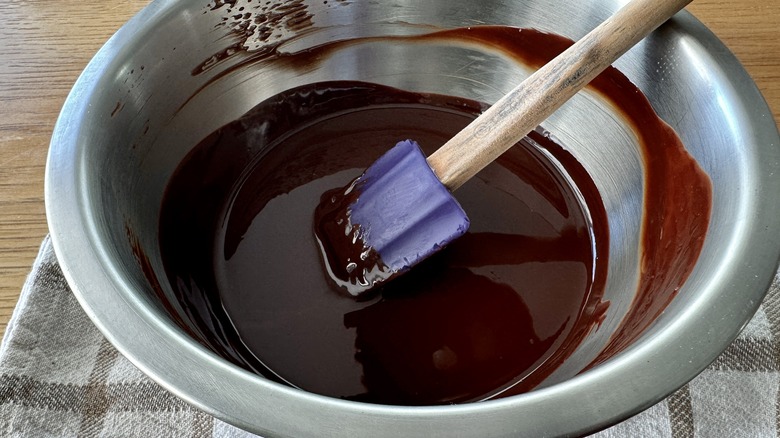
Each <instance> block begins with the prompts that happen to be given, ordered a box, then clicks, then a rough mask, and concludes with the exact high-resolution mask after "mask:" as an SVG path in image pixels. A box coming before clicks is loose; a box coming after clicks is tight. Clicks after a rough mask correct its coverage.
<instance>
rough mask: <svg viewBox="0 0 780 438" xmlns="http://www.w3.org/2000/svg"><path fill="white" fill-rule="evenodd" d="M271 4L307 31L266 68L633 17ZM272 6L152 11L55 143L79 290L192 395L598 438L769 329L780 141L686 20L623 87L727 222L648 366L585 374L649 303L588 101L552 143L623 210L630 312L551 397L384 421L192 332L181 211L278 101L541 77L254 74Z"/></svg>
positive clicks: (637, 360)
mask: <svg viewBox="0 0 780 438" xmlns="http://www.w3.org/2000/svg"><path fill="white" fill-rule="evenodd" d="M260 3H262V4H263V5H264V7H270V8H271V9H274V8H276V9H275V10H276V11H277V12H278V11H282V12H283V11H284V10H285V9H284V8H287V10H288V11H289V10H290V8H297V9H296V12H295V14H298V15H296V16H295V17H291V18H293V20H291V21H285V22H283V24H282V25H280V28H279V29H278V32H276V31H275V30H274V29H271V30H272V31H274V32H272V33H271V34H269V35H265V36H264V37H263V38H259V37H258V35H254V36H251V37H250V38H249V40H248V41H247V43H248V48H249V49H250V50H251V51H252V52H248V54H249V53H257V51H258V50H262V49H263V47H264V45H269V44H277V43H282V44H281V46H279V47H278V49H279V50H281V51H284V50H290V51H294V50H300V49H304V48H306V47H308V46H312V45H316V44H320V43H322V42H324V41H329V40H334V39H345V38H354V37H358V36H361V37H362V36H384V35H409V34H419V33H425V32H430V31H431V30H432V29H434V28H449V27H460V26H470V25H480V24H505V25H513V26H519V27H534V28H537V29H540V30H544V31H549V32H554V33H558V34H561V35H564V36H567V37H569V38H572V39H577V38H579V37H581V36H583V35H584V34H585V33H586V32H587V31H588V30H590V29H591V28H593V27H594V26H595V25H596V24H598V23H599V22H600V21H602V20H603V19H605V18H606V17H607V16H608V15H609V14H611V13H612V12H613V11H614V10H616V9H617V8H618V7H619V6H620V4H621V3H623V2H622V1H618V0H584V1H580V2H570V1H568V0H524V1H522V0H484V1H472V0H426V1H424V2H421V1H410V0H382V1H372V0H362V1H352V2H347V1H339V0H331V1H330V2H326V1H322V0H318V1H307V0H301V1H288V2H284V1H281V0H276V1H272V2H269V3H265V2H260ZM242 6H243V7H244V8H245V9H244V10H243V11H239V10H238V9H239V8H240V7H242ZM259 6H260V5H259V4H258V2H256V1H255V2H254V3H250V2H248V0H239V1H238V3H237V4H236V5H234V6H233V7H232V8H233V9H234V10H233V11H232V12H228V9H230V5H224V4H223V2H222V1H217V2H216V3H211V4H207V2H206V0H193V1H172V0H160V1H155V2H153V3H152V4H151V5H150V6H149V7H147V8H146V9H145V10H144V11H142V12H141V13H140V14H139V15H138V16H136V17H135V18H133V19H132V20H131V21H130V22H129V23H127V24H126V25H125V26H124V27H123V28H122V29H121V30H120V31H119V32H117V34H116V35H115V36H114V37H113V38H111V40H110V41H109V42H108V43H106V45H105V46H104V47H103V48H102V49H101V50H100V52H99V53H98V54H97V55H96V56H95V58H94V59H93V60H92V62H91V63H90V64H89V66H88V67H87V68H86V70H85V71H84V73H83V74H82V76H81V77H80V79H79V80H78V82H77V83H76V85H75V86H74V88H73V91H72V92H71V94H70V96H69V97H68V99H67V101H66V103H65V106H64V108H63V110H62V114H61V117H60V119H59V121H58V123H57V126H56V129H55V132H54V135H53V138H52V143H51V150H50V154H49V160H48V166H47V175H46V205H47V214H48V218H49V224H50V228H51V233H52V238H53V242H54V247H55V250H56V253H57V256H58V258H59V260H60V262H61V264H62V268H63V271H64V273H65V276H66V277H67V279H68V282H69V283H70V285H71V287H72V288H73V291H74V293H75V294H76V296H77V297H78V299H79V301H80V302H81V304H82V305H83V307H84V309H85V311H86V312H87V313H88V314H89V316H90V317H91V318H92V320H93V321H94V322H95V324H96V325H97V326H98V327H99V328H100V329H101V330H102V332H103V333H104V334H105V336H106V337H107V338H108V339H109V340H110V341H111V342H112V343H113V344H114V345H115V346H116V347H117V348H118V349H119V350H120V351H121V352H122V353H123V354H124V355H125V356H127V357H128V358H129V359H130V360H131V361H132V362H133V363H134V364H135V365H137V366H138V367H139V368H140V369H141V370H143V371H144V372H145V373H146V374H148V375H149V376H150V377H152V378H153V379H154V380H156V381H157V382H159V383H160V384H162V385H163V386H164V387H165V388H167V389H168V390H170V391H171V392H173V393H174V394H176V395H178V396H179V397H181V398H183V399H185V400H187V401H188V402H190V403H192V404H193V405H195V406H197V407H199V408H201V409H203V410H205V411H207V412H209V413H212V414H214V415H216V416H217V417H219V418H221V419H224V420H225V421H228V422H230V423H232V424H235V425H237V426H239V427H242V428H244V429H247V430H250V431H254V432H256V433H260V434H265V435H267V436H296V437H301V436H318V437H323V436H356V437H357V436H427V437H434V436H442V437H450V436H484V437H487V436H556V435H565V434H582V433H586V432H588V431H593V430H596V429H599V428H603V427H606V426H608V425H610V424H613V423H615V422H617V421H619V420H621V419H623V418H626V417H628V416H630V415H632V414H634V413H636V412H639V411H640V410H642V409H644V408H646V407H648V406H650V405H652V404H653V403H655V402H657V401H659V400H661V399H662V398H663V397H664V396H666V395H668V394H669V393H671V392H672V391H673V390H675V389H676V388H678V387H680V386H681V385H683V384H684V383H685V382H687V381H688V380H690V379H691V378H693V377H694V376H695V375H696V374H697V373H698V372H700V371H701V370H702V369H703V368H704V367H706V366H707V365H708V364H709V363H710V362H711V361H712V360H713V359H714V358H715V357H716V356H717V355H718V354H719V353H720V352H721V351H723V350H724V349H725V348H726V346H727V345H728V344H729V343H730V342H731V341H732V340H733V339H734V337H735V336H736V335H737V333H738V332H739V330H740V329H741V328H742V327H743V325H744V324H745V322H746V321H748V319H749V318H750V317H751V315H752V314H753V313H754V311H755V310H756V309H757V307H758V305H759V303H760V302H761V300H762V298H763V296H764V294H765V291H766V290H767V288H768V285H769V282H770V280H771V278H772V276H773V274H774V272H775V269H776V267H777V261H778V257H780V245H779V244H778V237H779V236H780V222H779V220H778V218H779V217H780V216H778V214H777V212H778V211H779V210H778V207H780V205H778V199H780V198H778V196H777V193H780V179H778V177H777V175H776V174H775V172H777V171H778V158H779V154H778V152H779V151H780V149H779V148H778V146H779V145H780V140H779V139H778V132H777V128H776V126H775V125H774V122H773V119H772V116H771V113H770V111H769V109H768V108H767V106H766V104H765V103H764V101H763V99H762V97H761V95H760V94H759V92H758V90H757V89H756V87H755V86H754V84H753V83H752V81H751V80H750V78H749V77H748V75H747V74H746V72H745V71H744V70H743V69H742V67H741V66H740V64H739V63H738V61H737V60H736V59H735V58H734V57H733V56H732V55H731V54H730V53H729V51H728V50H727V49H726V48H725V47H723V45H722V44H721V43H720V42H719V41H718V40H717V38H716V37H715V36H714V35H712V34H711V33H710V32H709V31H708V30H707V29H706V28H705V27H704V26H703V25H702V24H701V23H699V22H698V21H696V20H695V19H694V18H693V17H692V16H690V15H689V14H687V13H681V14H678V16H676V17H675V18H674V19H673V20H672V21H671V22H670V23H667V24H666V25H665V26H663V27H662V28H661V29H659V30H658V31H657V32H655V33H654V34H653V35H651V36H650V37H649V38H648V39H647V40H645V41H644V42H642V43H641V44H639V45H638V46H637V47H635V48H634V49H632V50H631V51H630V52H629V53H628V54H626V55H625V56H624V57H623V58H621V59H620V60H619V61H618V62H617V64H616V66H617V67H618V68H619V69H620V70H622V71H623V72H624V73H625V74H626V75H627V76H628V78H629V79H631V81H633V82H634V83H635V84H636V85H637V86H638V87H639V88H640V89H641V90H643V91H644V93H645V94H646V95H647V96H648V98H649V99H650V101H651V102H652V104H653V106H654V108H655V109H656V111H657V112H658V114H659V115H660V116H661V117H662V118H663V119H664V120H666V121H667V122H668V123H670V124H671V125H672V126H673V127H674V128H675V129H676V130H677V131H678V133H679V134H680V136H681V138H682V140H683V142H684V143H685V145H686V146H687V148H688V150H689V151H690V153H691V154H692V155H693V156H694V157H695V158H696V160H697V161H698V162H699V163H700V165H701V166H702V168H703V169H704V170H705V171H706V172H707V173H708V174H709V176H710V178H711V179H712V182H713V213H712V217H711V222H710V229H709V232H708V235H707V239H706V241H705V244H704V248H703V250H702V253H701V256H700V258H699V261H698V263H697V265H696V267H695V269H694V271H693V273H692V274H691V276H690V277H689V278H688V280H687V282H686V283H685V285H684V286H683V287H682V288H681V290H680V291H679V293H678V295H677V296H676V298H675V299H674V300H673V302H672V303H671V304H670V305H669V306H668V307H667V309H666V310H665V312H664V313H663V314H661V315H660V316H659V317H658V318H657V319H656V320H655V322H654V323H653V325H652V326H650V328H649V329H648V330H647V331H646V332H645V333H644V334H643V335H642V336H641V337H640V338H639V339H638V340H637V341H636V342H634V344H633V345H632V346H631V347H630V348H628V349H627V350H625V351H623V352H622V353H621V354H619V355H617V356H615V357H613V358H611V359H610V360H608V361H607V362H605V363H603V364H601V365H599V366H597V367H595V368H593V369H590V370H588V371H586V372H582V373H580V371H581V370H582V369H583V367H584V366H585V365H586V364H588V363H589V362H590V361H591V360H592V358H593V357H594V356H595V355H596V354H597V353H598V351H599V349H600V348H601V347H603V345H604V343H605V342H606V341H607V339H608V337H609V335H610V334H611V332H612V331H614V328H615V327H616V326H617V325H618V324H619V323H620V321H621V320H622V318H623V317H624V316H625V314H626V310H627V309H628V306H629V305H630V303H631V300H632V298H633V295H632V293H633V291H635V290H636V283H637V276H638V274H637V266H638V257H639V256H638V254H639V249H638V248H639V232H640V231H639V230H640V224H641V218H642V214H643V211H642V208H643V206H642V193H643V168H642V166H643V164H642V160H641V159H640V154H639V152H638V150H637V147H636V138H635V136H634V135H633V133H632V131H631V129H630V127H629V126H628V125H627V124H626V123H625V122H624V121H622V119H621V118H620V117H617V116H616V115H615V114H616V112H615V109H614V108H612V107H611V106H610V105H609V104H608V103H607V102H606V101H604V100H603V99H602V98H600V97H599V96H598V95H596V94H593V93H581V94H580V95H578V96H577V97H576V98H575V99H574V100H573V101H571V102H569V103H568V104H567V105H566V106H564V108H563V109H562V110H561V111H559V112H558V113H557V114H556V115H554V116H553V117H551V118H550V119H549V120H548V121H547V122H545V124H544V126H545V127H546V128H547V129H548V130H550V131H552V132H553V133H554V134H555V135H556V136H557V137H558V138H560V139H561V141H562V142H563V143H564V144H566V145H567V146H568V147H569V148H570V149H571V151H572V152H573V153H574V154H575V155H576V156H577V157H578V158H579V159H580V160H581V161H582V163H583V165H584V166H585V167H586V169H588V171H589V172H590V173H591V174H592V176H593V178H594V180H595V181H596V184H597V185H598V187H599V188H600V190H601V192H602V196H603V198H604V202H605V206H606V208H607V211H608V214H609V223H610V237H611V240H610V265H609V278H608V284H607V290H606V293H605V298H606V299H609V300H610V301H611V303H612V304H611V307H610V312H609V314H608V317H607V319H606V320H605V321H604V324H603V326H602V328H601V329H600V330H598V331H596V332H595V333H594V334H592V335H591V336H590V337H588V338H587V339H586V340H585V341H584V342H583V344H582V345H581V347H580V348H579V349H578V350H577V351H576V352H575V353H574V354H573V355H572V356H571V358H570V359H569V360H568V361H567V362H566V364H564V365H563V366H562V367H561V368H560V369H558V371H557V372H556V373H555V374H554V375H553V376H551V377H550V379H549V380H548V381H547V382H546V383H545V385H544V387H543V388H540V389H537V390H535V391H532V392H530V393H527V394H524V395H520V396H514V397H509V398H505V399H499V400H492V401H487V402H481V403H473V404H466V405H460V406H439V407H414V408H412V407H398V406H381V405H369V404H362V403H356V402H346V401H341V400H336V399H333V398H328V397H323V396H319V395H314V394H309V393H305V392H303V391H300V390H296V389H293V388H289V387H285V386H282V385H279V384H276V383H273V382H270V381H267V380H265V379H263V378H261V377H258V376H256V375H253V374H250V373H248V372H246V371H244V370H242V369H240V368H239V367H237V366H234V365H232V364H230V363H228V362H226V361H224V360H222V359H220V358H218V357H217V356H216V355H215V354H213V353H211V352H210V351H209V350H207V349H206V348H204V347H203V346H201V345H200V344H198V343H196V342H195V341H194V340H193V339H191V338H189V337H188V336H187V335H186V334H185V332H184V331H183V330H181V329H180V328H179V327H178V326H177V325H176V324H174V323H173V320H172V318H171V317H170V314H168V313H167V312H166V310H165V308H164V307H163V306H161V304H160V300H159V299H158V298H157V295H156V294H157V293H162V294H165V295H166V296H169V297H173V296H174V295H173V292H172V289H171V287H170V285H169V284H168V283H167V281H166V279H165V278H166V277H165V274H164V269H163V266H162V262H161V259H160V254H159V250H158V240H157V236H158V229H157V226H158V222H157V221H158V217H159V211H160V202H161V199H162V195H163V191H164V188H165V186H166V182H167V181H168V179H169V177H170V176H171V174H172V172H173V170H174V169H175V168H176V166H177V164H178V163H179V162H180V161H181V160H182V158H183V157H184V156H185V155H186V154H187V153H188V151H189V150H190V149H191V148H192V147H193V146H194V145H196V144H197V143H198V141H199V140H201V139H202V138H203V137H205V136H206V135H207V134H209V133H210V132H212V131H213V130H215V129H216V128H218V127H220V126H221V125H224V124H225V123H227V122H230V121H232V120H234V119H236V118H237V117H239V116H240V115H242V114H243V113H244V112H246V111H247V110H249V109H250V108H251V107H253V106H254V105H255V104H257V103H258V102H260V101H262V100H263V99H265V98H267V97H269V96H271V95H273V94H275V93H278V92H280V91H282V90H285V89H288V88H291V87H294V86H297V85H301V84H305V83H310V82H315V81H322V80H333V79H352V80H364V81H369V82H377V83H382V84H386V85H390V86H396V87H399V88H403V89H407V90H411V91H427V92H438V93H443V94H451V95H461V96H463V97H468V98H472V99H477V100H481V101H486V102H492V101H495V100H496V99H497V98H498V97H499V96H500V95H501V94H502V93H503V92H506V91H508V90H509V89H510V88H511V87H512V86H513V84H516V83H517V82H518V81H519V80H521V79H522V78H523V77H524V76H525V75H526V74H527V71H526V69H525V68H524V67H523V66H522V65H519V64H518V63H517V62H516V61H514V60H512V59H510V58H508V57H506V56H503V55H502V54H500V53H496V52H494V51H491V50H490V49H488V48H484V47H482V48H479V47H474V46H469V47H456V46H452V45H447V44H411V45H410V44H401V43H398V44H373V45H365V44H355V45H347V46H344V47H343V48H342V49H340V50H338V51H335V52H333V53H330V54H329V55H328V58H327V59H323V60H321V61H320V62H319V63H318V64H316V65H312V66H309V67H305V68H302V67H296V68H290V67H289V66H288V67H280V66H278V65H275V64H273V65H272V64H268V65H265V64H263V63H262V62H261V63H247V64H246V65H245V66H244V67H241V66H238V63H239V61H240V60H241V59H242V58H241V56H229V55H231V54H230V53H228V52H227V51H226V49H227V48H228V47H229V46H230V45H232V44H235V43H236V42H237V41H239V40H238V39H237V38H238V37H237V32H238V31H241V30H242V29H241V21H240V20H243V19H244V18H241V17H240V16H239V18H235V16H238V15H239V14H246V13H249V14H250V15H251V14H252V13H255V14H259V13H260V11H259V10H257V9H254V8H255V7H259ZM252 11H255V12H252ZM300 11H303V12H302V13H301V12H300ZM250 18H251V17H250ZM237 20H238V21H237ZM301 23H303V24H302V25H301ZM301 29H302V30H301ZM252 38H255V39H252ZM245 48H246V47H245ZM212 55H218V56H216V57H214V58H213V61H214V63H213V65H211V66H210V68H208V69H207V70H206V71H204V72H202V73H198V74H192V72H193V71H194V70H195V69H196V68H197V67H198V66H199V65H201V63H203V62H204V61H205V60H208V59H210V58H211V57H212ZM196 73H197V72H196ZM605 145H609V146H605ZM139 256H140V260H141V261H142V263H139ZM150 278H151V279H154V278H156V279H157V280H158V281H159V285H155V284H154V283H155V282H154V281H150Z"/></svg>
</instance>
